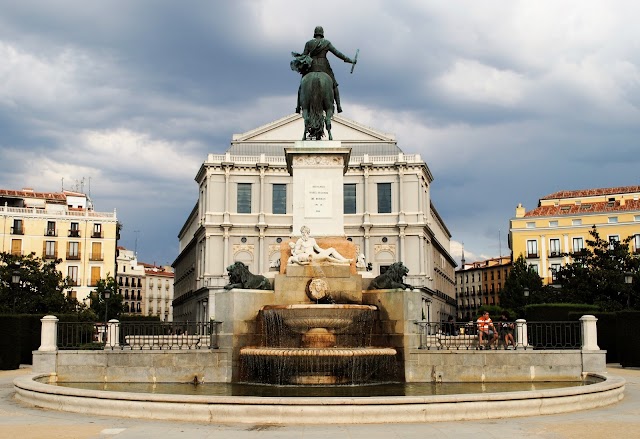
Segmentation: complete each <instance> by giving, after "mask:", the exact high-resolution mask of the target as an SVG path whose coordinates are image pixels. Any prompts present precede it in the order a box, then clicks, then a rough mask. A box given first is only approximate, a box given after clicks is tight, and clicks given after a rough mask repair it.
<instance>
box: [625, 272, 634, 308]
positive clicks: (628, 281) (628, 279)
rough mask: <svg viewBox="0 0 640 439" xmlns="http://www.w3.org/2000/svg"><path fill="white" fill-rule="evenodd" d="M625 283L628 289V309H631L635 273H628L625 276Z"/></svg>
mask: <svg viewBox="0 0 640 439" xmlns="http://www.w3.org/2000/svg"><path fill="white" fill-rule="evenodd" d="M624 283H625V284H627V285H628V287H627V308H630V307H631V284H632V283H633V273H630V272H626V273H625V274H624Z"/></svg>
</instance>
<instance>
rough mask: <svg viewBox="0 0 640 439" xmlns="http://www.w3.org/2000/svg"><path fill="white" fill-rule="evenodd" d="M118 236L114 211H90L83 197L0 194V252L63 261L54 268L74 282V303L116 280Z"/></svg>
mask: <svg viewBox="0 0 640 439" xmlns="http://www.w3.org/2000/svg"><path fill="white" fill-rule="evenodd" d="M116 233H117V218H116V213H115V211H114V212H106V213H104V212H96V211H94V210H93V205H92V203H91V200H90V199H89V198H88V197H87V196H86V195H85V194H83V193H78V192H69V191H64V192H35V191H34V190H32V189H23V190H17V191H16V190H6V189H0V251H1V252H7V253H13V254H16V255H28V254H30V253H33V254H35V255H36V256H37V257H39V258H42V259H44V260H52V259H62V262H61V263H60V264H59V265H58V269H59V270H60V272H61V273H62V274H63V275H64V276H68V277H69V278H70V279H71V282H72V287H71V288H70V289H69V290H68V291H67V294H68V295H69V296H71V297H76V298H77V299H78V300H81V301H82V300H84V299H86V298H88V297H89V293H90V292H91V291H93V289H94V287H95V286H96V284H97V282H98V280H99V279H101V278H105V277H106V276H107V274H110V275H112V276H114V275H115V257H116Z"/></svg>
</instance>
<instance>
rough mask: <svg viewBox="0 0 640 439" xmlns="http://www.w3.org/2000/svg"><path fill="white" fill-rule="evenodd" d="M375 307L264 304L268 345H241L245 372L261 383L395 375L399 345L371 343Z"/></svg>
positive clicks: (361, 381) (343, 380) (306, 382)
mask: <svg viewBox="0 0 640 439" xmlns="http://www.w3.org/2000/svg"><path fill="white" fill-rule="evenodd" d="M376 313H377V308H376V307H375V306H373V305H355V304H293V305H274V306H265V307H263V308H262V311H261V318H262V327H263V333H264V339H265V346H260V347H244V348H242V349H241V350H240V359H241V364H242V366H241V367H242V369H243V371H242V373H241V375H242V376H243V377H244V379H246V381H248V382H258V383H263V384H277V385H283V384H304V385H313V384H322V385H326V384H368V383H372V382H379V381H389V380H390V377H394V376H396V373H395V370H394V369H395V356H396V353H397V352H396V350H395V349H393V348H389V347H372V346H371V328H372V326H373V323H374V318H375V315H376Z"/></svg>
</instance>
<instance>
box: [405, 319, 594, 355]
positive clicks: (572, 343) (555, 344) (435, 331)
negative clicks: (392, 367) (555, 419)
mask: <svg viewBox="0 0 640 439" xmlns="http://www.w3.org/2000/svg"><path fill="white" fill-rule="evenodd" d="M415 323H416V325H418V328H419V334H420V342H419V343H420V344H419V346H418V349H435V350H463V349H464V350H476V349H487V348H491V349H507V348H509V349H510V348H511V347H509V346H507V344H505V340H504V333H501V331H500V327H499V324H500V322H498V321H496V322H493V324H494V326H495V329H496V331H497V335H498V337H497V340H495V341H493V337H491V340H488V337H487V336H486V335H483V340H482V344H481V343H480V336H479V334H478V332H479V330H478V325H477V323H476V322H453V323H449V322H429V321H426V320H419V321H416V322H415ZM508 323H512V324H513V329H512V331H513V332H512V334H513V337H514V341H515V346H514V347H513V349H539V350H543V349H581V348H582V325H581V323H580V322H526V321H524V320H519V321H516V322H508Z"/></svg>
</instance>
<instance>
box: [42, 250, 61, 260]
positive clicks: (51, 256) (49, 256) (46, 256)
mask: <svg viewBox="0 0 640 439" xmlns="http://www.w3.org/2000/svg"><path fill="white" fill-rule="evenodd" d="M42 259H58V253H56V252H54V253H47V252H44V253H43V254H42Z"/></svg>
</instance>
